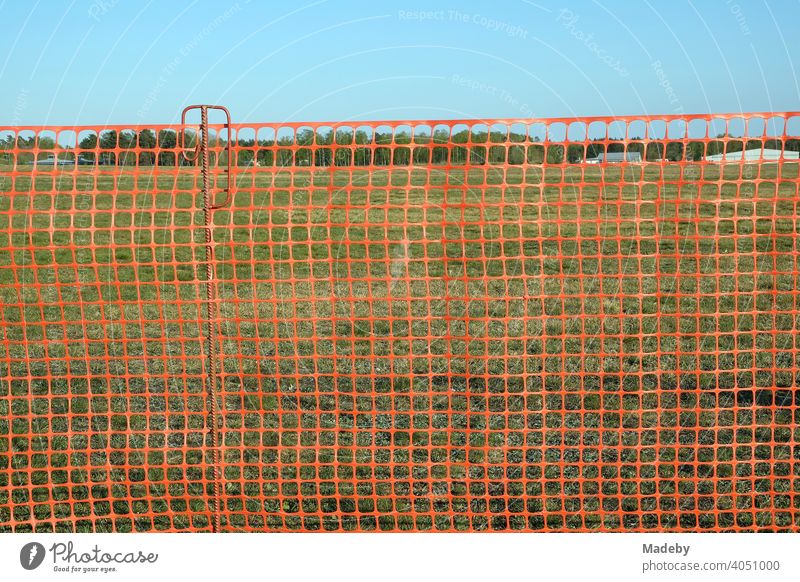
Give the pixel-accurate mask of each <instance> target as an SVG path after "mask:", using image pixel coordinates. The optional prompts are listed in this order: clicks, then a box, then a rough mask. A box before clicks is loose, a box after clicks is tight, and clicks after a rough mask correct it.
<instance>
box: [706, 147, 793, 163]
mask: <svg viewBox="0 0 800 582" xmlns="http://www.w3.org/2000/svg"><path fill="white" fill-rule="evenodd" d="M780 159H784V160H797V159H800V152H790V151H786V152H784V151H781V150H775V149H769V148H767V149H763V150H762V149H752V150H745V151H743V152H742V151H739V152H728V153H726V154H713V155H710V156H706V157H704V158H703V160H705V161H706V162H740V161H742V160H744V161H746V162H749V161H753V162H757V161H759V160H766V161H778V160H780Z"/></svg>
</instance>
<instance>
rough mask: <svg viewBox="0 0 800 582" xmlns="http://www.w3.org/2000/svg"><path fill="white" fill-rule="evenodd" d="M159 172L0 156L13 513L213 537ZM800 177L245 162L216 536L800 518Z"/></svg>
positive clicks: (192, 240) (193, 298) (181, 279)
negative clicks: (228, 532) (35, 165)
mask: <svg viewBox="0 0 800 582" xmlns="http://www.w3.org/2000/svg"><path fill="white" fill-rule="evenodd" d="M169 170H170V171H157V170H155V169H153V170H152V171H149V170H146V169H143V168H138V169H137V171H136V172H134V168H124V167H122V168H114V169H113V170H109V171H106V170H105V169H104V170H103V171H101V172H99V173H98V172H93V171H91V170H84V169H83V168H78V169H77V170H70V171H67V172H59V171H58V169H56V171H55V172H53V171H52V170H50V171H41V170H39V169H37V170H36V171H35V172H32V173H31V174H30V175H24V174H14V173H12V172H11V171H10V168H5V169H3V168H0V304H1V305H2V307H0V309H1V310H2V321H3V326H2V332H3V340H4V341H3V342H2V343H0V480H1V482H0V485H2V489H1V490H0V531H7V530H16V531H30V530H31V529H36V530H42V531H51V530H54V529H55V530H57V531H73V530H84V531H85V530H103V531H111V530H114V531H149V530H172V529H177V530H185V529H207V528H208V527H209V508H208V505H207V501H208V494H209V492H210V490H211V489H210V488H211V485H210V481H211V470H210V457H209V454H208V448H207V447H205V446H204V439H205V438H207V434H206V414H205V409H206V408H205V388H204V365H205V361H206V359H205V356H204V354H203V341H204V337H205V331H204V323H203V321H204V309H205V306H204V303H203V298H204V297H205V286H204V283H203V280H204V277H205V273H204V268H205V265H204V252H205V244H204V241H205V239H204V237H205V231H204V228H203V212H202V198H201V196H200V195H199V194H198V192H197V179H198V176H197V175H196V173H195V172H193V171H192V170H185V169H182V170H179V171H176V170H175V169H174V168H170V169H169ZM220 182H221V180H220ZM797 195H798V164H795V163H783V164H780V165H777V164H761V165H746V166H739V165H726V166H721V165H713V164H711V165H703V164H666V165H660V164H645V165H625V166H615V167H608V168H603V167H600V166H592V167H590V166H564V167H547V168H545V169H543V168H542V167H535V166H524V167H522V166H520V167H510V168H499V167H491V166H487V167H468V168H463V169H441V168H436V167H433V168H430V167H419V168H413V167H412V168H369V169H360V168H353V169H349V170H344V169H340V168H334V169H331V168H315V169H301V168H293V169H291V170H288V169H274V168H252V169H249V170H247V171H246V172H242V173H240V174H239V175H238V176H237V193H236V196H235V197H234V200H233V204H232V206H231V208H230V209H223V210H217V211H215V213H214V225H215V226H214V229H213V237H214V241H215V255H216V261H215V276H216V292H217V296H218V298H219V302H218V309H219V317H218V320H217V322H216V325H217V326H218V330H219V344H220V352H221V371H222V374H221V380H220V385H219V387H218V392H219V403H220V406H221V409H222V425H223V426H222V429H221V431H220V433H221V439H222V445H223V446H222V453H221V454H222V461H223V462H222V467H221V470H222V482H223V495H222V497H223V503H224V507H225V511H224V512H223V525H224V526H225V527H226V528H227V529H259V530H263V529H288V530H296V529H310V530H317V529H319V530H335V529H345V530H354V529H365V530H374V529H377V530H394V529H401V530H408V529H422V530H470V529H474V530H508V529H510V530H520V529H533V530H545V529H549V530H576V529H580V530H593V529H611V530H631V529H651V530H652V529H748V528H750V529H752V528H758V529H770V530H777V529H796V528H797V527H798V526H800V513H798V509H799V508H798V507H797V506H796V503H797V502H798V501H797V500H800V496H798V495H797V493H798V484H797V483H798V482H800V481H798V477H800V472H799V471H800V465H798V463H797V458H798V455H799V453H798V450H800V449H798V447H797V446H796V444H795V443H796V441H797V439H798V438H799V437H800V431H798V429H797V423H798V418H797V414H798V413H797V404H798V400H797V399H796V390H795V387H796V385H797V380H798V376H797V372H798V367H800V360H798V352H797V349H796V347H795V339H794V338H795V336H796V332H797V327H798V320H797V316H798V314H797V289H798V263H797V260H798V252H797V246H796V243H795V239H796V236H797V229H798V223H797V216H798V211H797V199H798V198H797Z"/></svg>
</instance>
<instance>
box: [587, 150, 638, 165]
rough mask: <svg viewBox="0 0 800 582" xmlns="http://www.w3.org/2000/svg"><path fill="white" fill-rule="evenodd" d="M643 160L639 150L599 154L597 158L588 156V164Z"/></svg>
mask: <svg viewBox="0 0 800 582" xmlns="http://www.w3.org/2000/svg"><path fill="white" fill-rule="evenodd" d="M641 161H642V154H641V153H639V152H609V153H607V154H605V153H603V154H598V155H597V157H596V158H587V159H586V163H587V164H602V163H603V162H608V163H609V164H619V163H621V162H632V163H640V162H641Z"/></svg>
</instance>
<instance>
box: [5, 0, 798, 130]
mask: <svg viewBox="0 0 800 582" xmlns="http://www.w3.org/2000/svg"><path fill="white" fill-rule="evenodd" d="M0 15H2V19H3V22H4V24H5V26H4V27H3V28H4V32H3V34H2V36H0V82H1V83H2V87H3V89H4V90H3V91H2V92H0V102H1V104H2V111H3V112H4V114H3V117H2V118H0V125H22V124H36V125H43V124H51V125H71V124H104V123H114V124H123V123H131V124H139V123H172V122H174V121H175V120H176V119H178V117H179V114H180V111H181V109H182V108H183V107H184V106H185V105H187V104H191V103H200V102H206V103H220V104H224V105H226V106H228V107H229V109H230V110H231V112H232V114H233V117H234V121H237V122H239V121H254V122H256V121H257V122H267V121H334V120H337V121H338V120H358V119H451V118H491V117H519V118H527V117H561V116H584V115H625V114H636V115H638V114H642V113H651V114H661V113H664V114H668V113H699V112H741V111H784V110H798V109H800V81H799V80H798V74H797V69H796V67H797V66H800V52H799V51H798V50H797V49H798V40H797V35H796V27H797V22H799V21H800V2H799V1H797V0H792V1H789V0H784V1H772V2H765V1H764V0H737V1H733V0H707V1H699V0H695V1H694V2H690V1H688V0H670V1H669V2H658V1H656V0H642V1H639V2H632V1H630V0H627V1H611V0H603V1H601V2H595V1H588V0H587V1H573V2H568V3H567V2H546V1H545V0H537V1H536V2H533V1H527V0H506V1H503V2H485V1H484V2H470V1H463V0H462V1H460V2H458V1H446V2H445V1H437V0H433V1H430V0H429V1H418V2H398V3H389V2H374V1H372V2H369V1H344V0H299V1H298V2H259V1H257V0H250V1H247V0H238V1H233V2H230V1H228V0H222V1H220V0H216V1H207V0H188V1H176V2H164V1H157V0H152V1H149V0H138V1H133V0H92V1H89V0H73V1H63V2H51V1H47V0H38V1H30V2H20V1H14V0H5V1H4V2H2V3H0ZM793 59H794V60H793ZM795 61H797V62H795Z"/></svg>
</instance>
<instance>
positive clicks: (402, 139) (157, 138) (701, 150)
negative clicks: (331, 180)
mask: <svg viewBox="0 0 800 582" xmlns="http://www.w3.org/2000/svg"><path fill="white" fill-rule="evenodd" d="M183 140H184V144H183V145H184V147H186V148H192V147H194V145H195V144H196V140H197V135H196V134H195V133H194V132H186V133H185V134H184V136H183ZM209 142H210V143H211V145H212V146H213V147H214V151H215V153H214V158H215V161H216V162H217V163H219V164H226V163H227V159H226V156H227V152H226V151H225V148H224V146H226V145H227V142H226V141H225V139H224V138H223V137H221V136H218V135H211V136H210V139H209ZM177 144H178V134H177V132H176V131H175V130H160V131H158V132H157V133H156V132H155V131H153V130H151V129H142V130H140V131H138V132H136V131H133V130H125V131H121V132H117V131H114V130H107V131H102V132H100V134H99V135H98V134H95V133H92V134H89V135H87V136H85V137H84V138H82V139H81V140H80V141H79V142H78V144H77V148H71V147H65V146H59V145H58V144H57V143H56V141H55V140H54V139H53V138H51V137H48V136H38V137H37V136H29V137H23V136H19V137H18V138H17V139H16V140H15V139H14V138H13V136H11V135H8V136H6V137H5V138H4V139H2V140H0V152H2V150H6V153H0V157H2V158H3V159H2V160H0V163H4V164H8V163H12V162H13V159H12V154H11V153H9V152H8V150H12V149H14V148H15V147H16V148H18V150H24V149H34V148H36V147H38V149H39V150H40V155H41V154H42V153H43V152H41V150H52V151H53V152H54V153H58V155H59V157H65V156H67V157H68V156H74V155H75V154H77V155H78V156H79V157H80V158H82V159H83V160H85V161H92V162H94V160H95V155H96V156H97V163H98V164H100V165H123V166H132V165H137V164H138V165H141V166H153V165H158V166H175V165H181V166H188V165H195V164H196V163H197V162H190V161H188V160H187V159H186V158H185V157H184V156H183V155H182V153H180V151H179V150H178V148H177ZM761 147H765V148H774V149H786V150H787V151H800V140H797V139H788V140H786V143H783V141H782V140H780V139H744V138H726V137H725V136H724V135H719V136H717V138H716V139H713V140H710V141H708V142H705V141H697V140H688V141H686V142H683V141H661V140H643V139H641V138H639V137H634V138H631V139H630V140H627V141H625V140H622V139H619V138H611V139H608V140H606V139H593V140H590V141H589V142H588V143H581V142H573V143H570V142H565V143H548V142H542V141H541V140H540V139H539V138H537V137H534V138H532V139H530V138H528V137H527V136H526V135H524V134H521V133H516V132H508V133H506V132H497V131H470V130H468V129H465V130H462V131H458V132H455V133H452V134H451V133H450V132H449V131H448V130H434V131H433V132H432V133H424V134H416V135H412V134H411V133H408V132H397V133H394V134H392V133H391V132H380V131H376V132H374V133H370V132H367V131H364V130H356V131H355V132H353V131H350V130H336V131H334V130H332V129H331V130H328V131H318V132H315V131H314V130H312V129H303V130H300V131H298V132H296V134H295V135H284V136H279V137H277V138H276V139H275V138H270V139H255V138H250V139H238V140H237V141H236V144H235V148H236V149H235V150H234V155H235V159H234V160H232V163H233V164H234V165H237V166H252V165H257V166H331V165H333V166H353V165H354V166H369V165H377V166H391V165H398V166H406V165H415V164H423V165H427V164H437V165H443V164H447V163H450V164H452V165H463V164H470V165H483V164H490V165H491V164H502V163H509V164H525V163H529V164H542V163H548V164H560V163H564V162H567V163H581V162H583V161H584V160H587V159H590V158H596V157H597V156H599V155H600V154H604V153H614V152H628V153H638V154H639V155H640V156H641V159H642V160H646V161H661V160H667V161H681V160H700V159H702V158H703V157H704V156H709V155H714V154H720V153H725V152H729V153H730V152H738V151H742V150H744V149H758V148H761ZM137 148H138V150H137ZM128 150H130V151H128ZM18 153H19V156H20V162H21V163H25V162H26V161H28V162H29V163H30V162H32V161H33V157H32V154H25V153H22V152H18ZM47 153H49V152H47Z"/></svg>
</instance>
